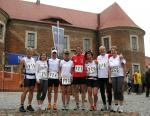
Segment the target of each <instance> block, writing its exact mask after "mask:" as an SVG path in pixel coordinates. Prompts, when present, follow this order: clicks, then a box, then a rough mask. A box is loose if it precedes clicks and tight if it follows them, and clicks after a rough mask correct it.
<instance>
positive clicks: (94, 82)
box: [86, 79, 99, 87]
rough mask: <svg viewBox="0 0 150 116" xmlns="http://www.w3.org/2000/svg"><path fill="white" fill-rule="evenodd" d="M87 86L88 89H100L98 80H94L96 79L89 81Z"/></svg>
mask: <svg viewBox="0 0 150 116" xmlns="http://www.w3.org/2000/svg"><path fill="white" fill-rule="evenodd" d="M86 84H87V86H88V87H98V86H99V85H98V80H94V79H87V83H86Z"/></svg>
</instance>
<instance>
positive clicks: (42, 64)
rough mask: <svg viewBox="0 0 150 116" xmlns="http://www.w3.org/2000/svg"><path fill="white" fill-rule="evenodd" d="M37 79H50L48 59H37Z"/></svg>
mask: <svg viewBox="0 0 150 116" xmlns="http://www.w3.org/2000/svg"><path fill="white" fill-rule="evenodd" d="M35 67H36V73H35V74H36V79H37V80H39V79H43V80H47V79H48V65H47V61H37V62H36V65H35Z"/></svg>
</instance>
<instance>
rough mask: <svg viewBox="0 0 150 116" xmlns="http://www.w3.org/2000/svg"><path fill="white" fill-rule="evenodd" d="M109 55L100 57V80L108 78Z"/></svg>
mask: <svg viewBox="0 0 150 116" xmlns="http://www.w3.org/2000/svg"><path fill="white" fill-rule="evenodd" d="M108 60H109V58H108V54H105V55H99V56H98V57H97V61H98V78H108V70H109V68H108Z"/></svg>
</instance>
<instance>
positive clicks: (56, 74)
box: [49, 72, 58, 79]
mask: <svg viewBox="0 0 150 116" xmlns="http://www.w3.org/2000/svg"><path fill="white" fill-rule="evenodd" d="M49 78H51V79H58V73H57V72H49Z"/></svg>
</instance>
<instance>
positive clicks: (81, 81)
mask: <svg viewBox="0 0 150 116" xmlns="http://www.w3.org/2000/svg"><path fill="white" fill-rule="evenodd" d="M73 84H74V85H78V84H86V78H85V77H74V78H73Z"/></svg>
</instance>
